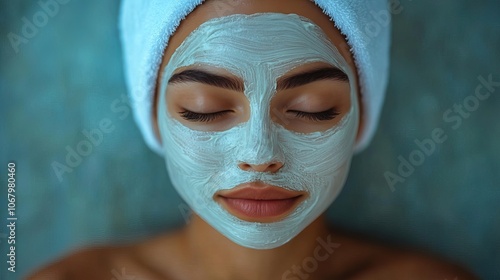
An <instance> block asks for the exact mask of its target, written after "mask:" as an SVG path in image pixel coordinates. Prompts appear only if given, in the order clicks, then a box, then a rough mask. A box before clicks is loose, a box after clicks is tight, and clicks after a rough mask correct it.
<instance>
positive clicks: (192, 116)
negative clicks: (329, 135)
mask: <svg viewBox="0 0 500 280" xmlns="http://www.w3.org/2000/svg"><path fill="white" fill-rule="evenodd" d="M229 112H231V111H229V110H226V111H221V112H216V113H209V114H201V113H195V112H192V111H188V110H185V111H182V112H179V114H180V115H181V117H182V118H184V119H185V120H188V121H192V122H210V121H213V120H215V119H218V118H220V117H222V116H223V115H225V114H226V113H229ZM289 112H292V113H295V116H296V117H299V118H306V119H309V120H313V121H327V120H332V119H334V118H335V117H336V116H338V115H339V114H340V113H339V112H338V111H337V110H335V108H331V109H328V110H326V111H323V112H318V113H307V112H302V111H294V110H290V111H289Z"/></svg>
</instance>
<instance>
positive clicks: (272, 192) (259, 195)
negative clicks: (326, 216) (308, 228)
mask: <svg viewBox="0 0 500 280" xmlns="http://www.w3.org/2000/svg"><path fill="white" fill-rule="evenodd" d="M305 194H306V193H305V192H298V191H290V190H286V189H284V188H281V187H277V186H272V185H268V184H264V183H262V182H252V183H246V184H242V185H238V186H237V187H235V188H233V189H231V190H223V191H220V192H217V193H216V194H215V196H214V199H216V200H218V202H219V203H221V205H222V206H223V207H224V208H226V210H228V211H229V212H230V213H231V214H233V215H234V216H236V217H238V218H240V219H242V220H246V221H250V222H273V221H276V220H280V219H282V218H284V217H285V216H286V215H287V214H289V213H290V212H291V211H292V210H293V209H295V207H296V206H297V205H298V204H299V203H300V202H301V201H303V199H304V198H305V197H306V195H305Z"/></svg>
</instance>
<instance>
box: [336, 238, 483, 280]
mask: <svg viewBox="0 0 500 280" xmlns="http://www.w3.org/2000/svg"><path fill="white" fill-rule="evenodd" d="M332 236H337V237H338V238H337V242H338V243H339V244H341V246H339V248H338V249H337V252H336V253H334V254H333V255H332V259H331V268H335V273H334V275H335V276H337V277H338V278H339V279H352V280H362V279H370V280H377V279H384V280H387V279H406V280H412V279H415V280H421V279H439V280H468V279H477V277H475V276H474V275H472V274H471V273H470V272H468V271H467V270H465V269H464V268H462V267H460V266H459V265H457V264H453V263H450V262H447V261H445V260H442V259H439V258H437V257H434V256H431V255H428V254H422V253H416V252H411V251H405V250H401V249H398V248H392V247H389V246H385V245H382V244H379V243H377V242H373V241H367V240H364V239H362V238H352V237H349V236H347V235H345V234H344V235H342V234H340V235H339V234H338V233H332Z"/></svg>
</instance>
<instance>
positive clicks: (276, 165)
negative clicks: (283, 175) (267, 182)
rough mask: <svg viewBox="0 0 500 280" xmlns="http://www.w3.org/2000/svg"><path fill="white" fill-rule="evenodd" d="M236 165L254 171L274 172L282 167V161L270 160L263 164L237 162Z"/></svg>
mask: <svg viewBox="0 0 500 280" xmlns="http://www.w3.org/2000/svg"><path fill="white" fill-rule="evenodd" d="M238 167H239V168H240V169H241V170H244V171H256V172H270V173H275V172H278V170H280V169H281V167H283V163H281V162H271V163H264V164H249V163H246V162H241V163H239V164H238Z"/></svg>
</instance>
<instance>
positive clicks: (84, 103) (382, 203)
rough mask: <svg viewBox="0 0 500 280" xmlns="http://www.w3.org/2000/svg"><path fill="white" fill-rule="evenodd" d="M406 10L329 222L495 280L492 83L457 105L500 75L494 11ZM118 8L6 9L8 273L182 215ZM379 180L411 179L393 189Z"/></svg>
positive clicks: (3, 129)
mask: <svg viewBox="0 0 500 280" xmlns="http://www.w3.org/2000/svg"><path fill="white" fill-rule="evenodd" d="M42 1H44V0H42ZM45 1H47V0H45ZM61 2H62V0H61ZM400 5H401V6H400V9H398V11H399V12H398V13H397V14H395V15H394V28H393V49H392V69H391V80H390V85H389V90H388V95H387V102H386V104H385V107H384V112H383V115H382V119H381V124H380V129H379V131H378V133H377V135H376V137H375V139H374V142H373V144H372V145H371V146H370V148H369V149H368V150H367V151H365V152H363V153H362V154H360V155H359V156H357V157H355V159H354V162H353V167H352V170H351V174H350V178H349V180H348V182H347V186H346V188H345V189H344V191H343V193H342V194H341V196H340V197H339V198H338V200H337V201H336V202H335V203H334V204H333V205H332V207H331V208H330V210H329V215H330V216H331V219H332V221H334V222H335V223H336V224H337V225H338V226H339V227H342V228H345V229H348V230H351V231H354V232H357V233H360V234H363V235H367V236H371V237H373V238H375V239H379V240H383V241H385V242H388V243H392V244H398V245H403V246H408V247H413V248H419V249H423V250H427V251H431V252H434V253H436V254H439V255H441V256H443V257H446V258H449V259H451V260H455V261H457V262H461V263H463V264H465V265H467V266H468V267H470V268H471V269H472V270H473V271H475V272H476V273H477V274H478V275H480V276H482V278H484V279H499V278H500V268H499V266H498V264H499V263H500V218H499V217H498V213H499V210H498V205H499V204H500V189H499V188H498V187H499V183H498V182H499V181H500V172H499V171H500V164H499V159H500V149H499V146H498V139H499V138H500V125H499V124H498V113H497V112H498V108H499V105H500V97H499V96H498V95H499V92H500V87H498V86H497V87H493V88H492V89H493V90H495V91H494V92H493V93H491V95H490V96H489V98H487V100H484V101H479V102H478V104H477V106H476V107H477V108H473V109H474V110H471V112H468V111H467V110H466V109H465V110H466V111H465V113H466V114H463V116H462V115H460V114H459V113H455V112H453V110H454V104H462V103H463V102H464V101H468V102H471V103H468V104H469V105H468V106H469V109H470V108H471V106H472V105H475V104H473V100H472V99H473V98H472V97H471V96H473V95H474V93H475V89H476V87H477V86H478V85H480V84H481V82H480V80H479V79H478V77H479V76H482V77H484V78H485V79H486V80H487V79H488V76H489V75H490V74H491V75H493V76H492V79H493V80H494V81H500V66H499V63H498V62H499V61H500V53H499V49H500V20H499V19H498V13H499V12H500V3H499V2H498V1H495V0H489V1H487V0H483V1H466V0H460V1H458V0H454V1H452V0H445V1H431V0H424V1H411V0H401V2H400ZM117 9H118V2H117V1H97V0H89V1H78V0H73V1H71V0H70V1H69V2H68V3H67V4H64V5H60V7H59V11H57V12H55V13H54V14H52V15H48V16H47V19H46V20H45V21H46V22H43V20H44V18H43V16H40V11H43V9H42V8H41V7H40V6H39V4H37V2H36V1H16V2H14V1H4V0H2V1H1V4H0V35H1V36H2V37H1V45H0V50H1V62H0V63H1V64H0V95H1V101H0V112H1V126H0V151H1V153H0V154H1V161H0V163H1V164H2V165H3V167H2V168H0V170H2V171H1V172H0V179H1V180H0V181H1V182H2V183H1V184H2V187H0V190H2V193H0V199H1V201H2V202H1V203H0V218H1V221H2V222H1V224H2V226H1V227H0V242H1V243H0V246H1V248H2V251H1V252H2V255H1V256H0V263H2V265H1V266H0V267H1V268H2V270H1V272H0V278H1V279H17V278H20V276H22V275H24V274H25V273H27V271H29V270H31V269H34V268H35V267H37V266H39V265H43V264H44V263H46V262H48V261H50V260H52V259H53V258H56V257H58V256H60V255H61V254H64V253H67V252H68V250H71V249H73V248H75V247H78V246H82V245H84V244H89V243H104V242H110V241H113V242H116V241H131V240H134V239H137V238H140V237H144V236H147V235H151V234H155V233H158V232H161V231H163V230H165V229H168V228H171V227H173V226H175V225H181V224H183V222H184V220H183V215H182V213H183V211H182V210H185V207H184V204H183V203H182V201H181V200H180V198H179V196H178V195H177V194H176V193H175V191H174V190H173V189H172V187H171V186H170V183H169V180H168V177H167V175H166V171H165V167H164V163H163V160H162V159H161V158H159V157H158V156H156V155H155V154H153V153H152V152H150V151H149V150H148V148H147V147H146V146H145V145H144V143H143V141H142V138H141V136H140V134H139V131H138V129H137V128H136V127H135V125H134V122H133V118H132V115H131V114H130V112H129V111H128V106H127V104H126V99H122V96H123V95H124V94H125V93H126V89H125V85H124V80H123V74H122V63H121V50H120V46H119V42H118V33H117V24H116V21H117ZM37 13H38V15H39V17H40V18H37V19H35V20H38V24H39V25H40V27H37V28H36V30H25V31H26V32H27V33H26V34H25V35H28V36H25V38H24V39H23V41H22V42H20V41H17V43H16V42H14V43H12V42H11V39H12V37H11V39H9V37H8V36H9V35H8V34H9V33H10V32H13V33H16V34H18V35H20V36H23V35H22V34H23V30H22V28H23V26H24V25H25V22H24V21H23V17H26V19H27V20H29V21H31V22H32V21H33V16H35V15H37ZM28 37H30V38H28ZM16 49H17V52H16ZM483 90H484V89H483ZM483 93H486V91H485V92H483ZM448 110H452V111H451V113H449V115H447V116H448V118H443V114H445V113H447V112H448ZM100 125H101V126H104V128H105V129H108V132H103V137H102V140H101V141H100V143H97V144H96V145H92V147H91V148H92V151H89V155H88V156H84V157H82V159H81V162H77V160H76V159H74V158H73V159H70V160H73V161H74V162H73V164H74V166H75V167H74V168H71V171H69V170H66V171H68V172H66V173H64V174H62V175H61V179H62V180H59V178H58V176H57V175H56V173H55V172H54V169H53V165H54V162H59V163H61V164H67V163H66V156H67V155H68V153H69V152H68V149H69V150H71V149H76V148H77V147H78V145H81V144H80V143H82V141H83V140H85V139H86V138H85V136H84V134H83V133H82V130H87V131H90V130H95V129H101V127H100ZM436 129H441V132H442V134H443V135H444V136H443V135H442V137H441V138H446V140H445V141H444V142H443V143H437V144H435V145H436V147H435V150H434V151H433V152H431V153H429V155H424V157H423V158H422V159H421V160H423V163H422V164H421V165H419V166H417V167H415V168H414V170H413V172H408V173H411V174H400V173H398V166H399V165H400V162H401V158H403V159H406V160H410V157H409V156H410V155H413V156H414V158H413V159H414V160H418V152H416V151H418V149H419V148H418V146H417V144H416V143H415V140H418V141H423V140H424V139H426V138H431V137H432V136H433V131H435V130H436ZM101 131H102V130H101ZM80 148H82V147H80ZM83 148H85V147H83ZM399 156H401V157H400V158H398V157H399ZM9 160H14V161H15V162H16V164H17V193H16V194H17V217H18V219H19V220H18V222H17V223H18V227H17V261H18V263H17V265H18V266H17V269H18V272H17V274H16V275H17V276H14V277H13V275H12V274H11V273H9V276H8V278H5V277H4V276H5V275H6V271H5V269H4V267H5V260H6V256H5V254H4V252H5V249H6V245H7V244H6V238H5V237H6V228H5V226H4V225H3V224H4V221H5V220H6V210H7V209H6V208H7V207H6V203H5V202H6V199H5V196H6V191H5V187H4V185H6V183H5V182H6V173H7V171H6V165H7V162H8V161H9ZM385 172H392V173H394V174H396V175H398V176H399V175H401V176H402V175H408V176H407V177H404V176H402V178H401V179H402V180H401V181H403V180H404V181H403V182H401V181H400V182H397V183H395V185H394V186H393V189H391V188H390V187H389V185H388V183H387V181H386V179H385V178H384V173H385Z"/></svg>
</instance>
